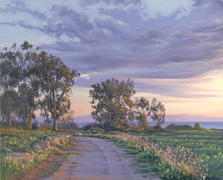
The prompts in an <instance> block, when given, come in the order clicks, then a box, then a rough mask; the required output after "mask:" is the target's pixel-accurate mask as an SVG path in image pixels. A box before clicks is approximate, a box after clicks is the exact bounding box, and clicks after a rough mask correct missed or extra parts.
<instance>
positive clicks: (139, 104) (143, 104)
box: [135, 97, 150, 128]
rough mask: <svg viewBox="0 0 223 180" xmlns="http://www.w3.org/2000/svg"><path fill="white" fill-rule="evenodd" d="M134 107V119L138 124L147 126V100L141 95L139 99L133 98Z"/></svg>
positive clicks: (148, 109)
mask: <svg viewBox="0 0 223 180" xmlns="http://www.w3.org/2000/svg"><path fill="white" fill-rule="evenodd" d="M135 109H136V114H137V115H138V116H136V119H137V120H138V121H139V125H141V126H142V127H143V128H146V127H148V125H147V121H148V120H147V116H148V114H149V112H150V104H149V101H148V100H147V99H146V98H144V97H141V98H140V99H138V98H136V99H135Z"/></svg>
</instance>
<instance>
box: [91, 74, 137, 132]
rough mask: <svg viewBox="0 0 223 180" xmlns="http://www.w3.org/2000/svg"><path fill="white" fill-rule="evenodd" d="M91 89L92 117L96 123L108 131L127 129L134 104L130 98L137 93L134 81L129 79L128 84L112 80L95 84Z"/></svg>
mask: <svg viewBox="0 0 223 180" xmlns="http://www.w3.org/2000/svg"><path fill="white" fill-rule="evenodd" d="M91 87H92V89H91V90H90V91H89V94H90V97H91V98H92V101H91V104H92V108H93V112H92V113H91V115H92V116H93V118H94V119H95V121H96V122H98V123H100V125H101V126H102V127H103V128H104V129H105V130H106V131H108V130H112V129H115V128H118V129H123V128H126V127H127V126H128V120H129V118H131V113H130V112H131V108H129V107H131V106H132V104H133V102H132V100H131V99H130V98H131V96H132V95H134V94H135V93H136V92H135V90H134V89H133V88H134V84H133V81H130V79H128V80H127V81H126V82H125V81H121V82H119V81H118V80H115V79H114V78H112V79H111V80H110V79H107V80H106V81H104V82H101V83H96V84H93V85H92V86H91Z"/></svg>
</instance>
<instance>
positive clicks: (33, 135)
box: [1, 128, 71, 180]
mask: <svg viewBox="0 0 223 180" xmlns="http://www.w3.org/2000/svg"><path fill="white" fill-rule="evenodd" d="M58 134H62V133H60V132H52V131H50V130H43V131H42V130H22V129H15V128H11V129H9V128H7V129H6V128H5V129H2V132H1V179H2V180H4V179H7V178H9V177H11V176H15V177H19V176H20V175H21V174H24V173H25V172H26V171H27V170H30V169H32V168H34V167H36V166H37V165H38V164H40V163H41V162H43V161H44V160H45V159H46V158H47V157H48V156H49V155H50V154H52V153H61V152H60V150H59V148H58V147H50V149H49V150H48V151H43V150H34V149H33V148H32V146H31V144H32V143H33V142H34V141H41V140H44V138H45V137H46V136H51V137H52V136H54V135H58ZM63 134H64V133H63ZM58 146H59V145H58ZM25 150H33V151H34V153H35V156H34V162H33V163H23V162H22V161H21V160H16V159H15V158H11V157H6V154H7V153H8V152H11V151H25ZM63 153H64V154H69V153H71V152H63Z"/></svg>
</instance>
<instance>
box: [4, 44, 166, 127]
mask: <svg viewBox="0 0 223 180" xmlns="http://www.w3.org/2000/svg"><path fill="white" fill-rule="evenodd" d="M0 59H1V124H2V123H6V124H7V125H9V126H10V127H12V120H13V119H19V120H21V121H22V123H23V125H24V126H25V127H26V128H28V129H32V125H33V120H35V113H34V112H35V111H36V110H38V109H39V110H40V111H41V116H42V117H45V121H46V122H51V121H53V127H52V129H53V130H55V131H56V130H57V123H58V122H61V121H62V122H65V121H67V120H68V121H72V120H73V111H71V110H70V106H71V102H70V98H69V95H70V94H71V87H72V86H73V85H74V84H75V80H76V79H77V78H79V77H80V73H79V72H77V71H76V70H72V69H70V68H68V67H67V66H66V65H65V63H64V62H63V61H62V60H61V59H60V58H59V57H56V56H53V55H51V54H49V55H48V54H47V52H46V51H45V50H44V49H43V48H40V47H35V48H34V47H33V45H32V44H30V43H28V42H27V41H25V42H24V43H22V44H21V45H20V46H19V47H17V45H16V44H13V45H12V47H11V48H9V49H8V48H4V49H3V50H2V51H1V54H0ZM135 93H136V91H135V90H134V82H133V81H131V80H130V79H128V80H127V81H126V82H125V81H118V80H116V79H114V78H112V79H108V80H106V81H103V82H101V83H96V84H93V85H91V90H90V91H89V95H90V97H91V98H92V100H91V104H92V108H93V111H92V113H91V115H92V116H93V118H94V119H95V121H96V122H97V123H98V124H100V126H101V127H102V128H104V129H105V130H106V131H107V130H114V129H125V128H128V127H129V126H133V125H134V120H137V121H138V124H139V126H140V127H142V128H146V127H148V125H147V117H151V118H152V119H153V120H154V121H157V124H158V126H159V127H161V124H162V123H163V122H164V120H165V108H164V104H162V103H161V102H158V101H157V100H156V99H155V98H154V99H153V100H152V102H151V104H150V102H149V101H148V100H147V99H146V98H144V97H141V98H136V99H135V101H133V100H132V96H133V95H134V94H135Z"/></svg>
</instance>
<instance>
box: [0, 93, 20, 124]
mask: <svg viewBox="0 0 223 180" xmlns="http://www.w3.org/2000/svg"><path fill="white" fill-rule="evenodd" d="M18 102H19V96H18V94H17V93H16V91H14V90H8V91H6V92H5V93H4V94H3V96H2V98H1V104H2V105H3V106H1V113H2V116H3V120H6V121H7V123H8V125H9V127H12V124H11V119H12V117H15V116H16V115H17V111H18V106H19V104H18Z"/></svg>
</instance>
